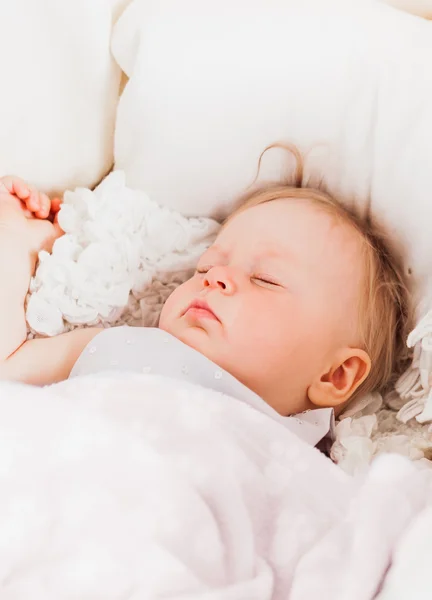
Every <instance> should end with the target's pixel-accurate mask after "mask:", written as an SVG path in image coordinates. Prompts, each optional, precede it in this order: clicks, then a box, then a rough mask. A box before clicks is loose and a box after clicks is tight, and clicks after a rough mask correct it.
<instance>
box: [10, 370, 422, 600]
mask: <svg viewBox="0 0 432 600" xmlns="http://www.w3.org/2000/svg"><path fill="white" fill-rule="evenodd" d="M0 407H1V419H0V507H1V508H0V596H1V598H2V600H12V599H13V600H21V599H22V600H24V599H25V600H27V599H28V598H30V597H31V598H32V599H34V600H37V599H39V598H41V599H42V598H43V599H44V600H50V599H52V600H54V599H55V600H63V599H65V600H66V599H67V600H75V599H76V600H78V599H79V600H90V599H91V600H97V599H103V600H111V599H112V600H123V599H124V598H130V599H138V598H140V599H141V598H146V599H159V598H160V599H162V598H164V599H165V600H166V599H167V598H171V599H178V600H180V599H181V600H186V599H188V600H189V599H194V600H211V599H215V600H216V599H217V600H228V599H229V600H267V599H268V600H270V599H271V600H279V599H280V600H286V599H287V598H290V599H292V600H309V599H310V600H315V599H316V598H318V597H319V598H320V600H327V599H328V600H347V599H349V600H368V599H371V598H374V597H375V594H376V592H377V590H378V589H379V586H380V585H381V583H382V581H383V578H384V576H385V573H386V569H387V568H388V566H389V564H390V560H391V556H392V552H393V550H394V549H395V548H397V544H398V540H399V538H400V536H401V535H402V534H403V533H405V532H407V531H409V529H410V524H411V522H412V521H413V519H415V518H416V517H418V516H419V515H421V514H422V511H423V509H425V507H427V506H428V505H429V504H430V501H431V494H430V490H429V485H430V483H429V482H430V477H431V476H430V472H429V471H426V470H425V471H422V470H419V469H416V468H415V467H414V466H413V465H412V464H411V463H409V462H408V461H406V460H405V459H403V458H401V457H396V456H384V457H381V458H380V459H378V460H377V462H376V463H375V464H374V465H373V466H372V468H371V470H370V471H369V473H368V475H367V477H366V478H365V479H354V478H350V477H349V476H348V475H346V474H344V473H343V472H342V471H341V470H340V469H339V468H338V467H336V466H335V465H334V464H332V463H331V461H330V460H328V459H327V458H325V457H324V455H322V454H320V452H319V451H318V450H316V449H315V448H312V447H309V446H307V445H306V444H305V443H304V442H302V441H301V440H299V439H298V438H296V437H295V436H294V435H292V434H291V433H289V432H288V431H287V430H286V429H285V428H283V427H282V426H281V425H279V424H278V423H276V422H274V421H273V420H271V419H269V418H268V417H267V416H266V415H264V414H262V413H260V412H257V411H256V410H254V409H253V408H251V407H249V406H247V405H245V404H243V403H240V402H238V401H237V400H234V399H232V398H230V397H227V396H223V395H221V394H218V393H216V392H214V391H210V390H207V389H204V388H201V387H198V386H194V385H192V384H180V383H179V382H178V381H176V380H174V379H172V380H171V379H168V378H161V377H157V376H150V375H131V374H127V375H124V374H109V373H106V374H104V375H103V376H99V377H97V376H91V377H83V378H75V379H71V380H69V381H66V382H64V383H61V384H58V385H55V386H51V387H50V388H45V389H36V388H31V387H26V386H23V385H20V384H11V383H2V384H0ZM429 522H430V520H429ZM430 533H432V532H430ZM413 551H414V549H413V548H411V556H412V557H413V556H414V554H413ZM390 573H392V571H390ZM396 575H397V574H396ZM385 598H386V600H388V599H393V598H396V596H392V595H391V593H390V595H387V596H385ZM416 598H418V596H417V597H416Z"/></svg>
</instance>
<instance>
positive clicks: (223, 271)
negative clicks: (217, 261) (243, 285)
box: [204, 267, 236, 294]
mask: <svg viewBox="0 0 432 600" xmlns="http://www.w3.org/2000/svg"><path fill="white" fill-rule="evenodd" d="M204 287H212V288H218V289H219V290H221V291H222V292H223V293H225V294H233V293H234V292H235V289H236V285H235V278H234V274H233V273H232V272H231V269H230V268H229V267H212V268H211V269H209V271H207V273H206V276H205V278H204Z"/></svg>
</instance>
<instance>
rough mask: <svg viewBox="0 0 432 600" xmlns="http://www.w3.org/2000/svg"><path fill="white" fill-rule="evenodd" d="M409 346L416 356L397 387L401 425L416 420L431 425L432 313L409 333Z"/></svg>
mask: <svg viewBox="0 0 432 600" xmlns="http://www.w3.org/2000/svg"><path fill="white" fill-rule="evenodd" d="M407 343H408V346H409V347H410V348H414V356H413V361H412V365H411V367H410V368H409V369H408V370H407V371H406V373H405V374H404V375H403V376H402V377H401V378H400V379H399V381H398V383H397V384H396V391H397V393H398V394H399V397H400V403H401V404H402V406H400V407H398V408H399V412H398V419H399V420H400V421H401V422H402V423H407V422H408V421H409V420H411V419H413V418H415V419H416V420H417V421H418V422H419V423H429V422H431V421H432V389H431V383H432V310H431V311H429V312H428V313H427V314H426V315H425V316H424V317H423V319H421V320H420V322H419V323H418V325H417V327H416V328H415V329H414V330H413V331H412V332H411V333H410V335H409V336H408V342H407ZM396 406H397V405H396Z"/></svg>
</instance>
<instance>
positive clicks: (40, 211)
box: [27, 192, 51, 219]
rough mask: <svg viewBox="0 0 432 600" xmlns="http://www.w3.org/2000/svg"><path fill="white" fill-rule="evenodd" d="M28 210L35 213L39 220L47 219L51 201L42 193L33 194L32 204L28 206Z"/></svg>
mask: <svg viewBox="0 0 432 600" xmlns="http://www.w3.org/2000/svg"><path fill="white" fill-rule="evenodd" d="M27 206H28V208H29V209H30V210H32V211H33V212H34V213H35V216H36V217H37V218H38V219H47V218H48V217H49V214H50V210H51V201H50V199H49V198H48V196H47V195H46V194H43V193H42V192H33V193H32V195H31V202H30V204H27Z"/></svg>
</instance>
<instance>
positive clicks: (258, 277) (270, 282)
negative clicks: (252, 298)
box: [252, 275, 281, 287]
mask: <svg viewBox="0 0 432 600" xmlns="http://www.w3.org/2000/svg"><path fill="white" fill-rule="evenodd" d="M252 279H253V280H254V281H258V282H260V283H265V284H266V285H274V286H277V287H281V284H280V283H279V282H278V281H276V279H273V277H270V276H269V275H254V276H253V277H252Z"/></svg>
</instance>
